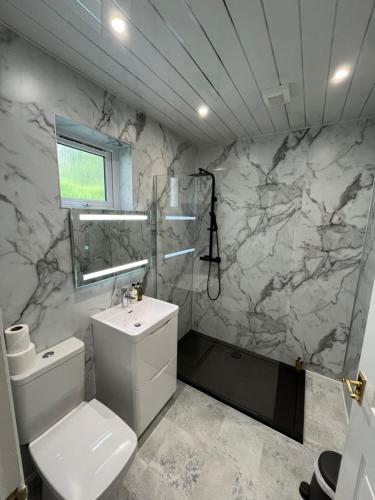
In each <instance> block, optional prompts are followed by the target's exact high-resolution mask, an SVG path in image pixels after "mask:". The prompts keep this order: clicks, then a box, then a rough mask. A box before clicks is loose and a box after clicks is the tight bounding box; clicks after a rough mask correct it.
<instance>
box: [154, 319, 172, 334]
mask: <svg viewBox="0 0 375 500" xmlns="http://www.w3.org/2000/svg"><path fill="white" fill-rule="evenodd" d="M171 319H172V318H169V320H168V321H166V322H165V323H164V325H161V327H160V328H158V329H157V330H155V331H154V332H152V333H150V335H155V333H158V332H160V330H161V329H162V328H164V327H165V326H167V325H168V323H169V322H170V320H171Z"/></svg>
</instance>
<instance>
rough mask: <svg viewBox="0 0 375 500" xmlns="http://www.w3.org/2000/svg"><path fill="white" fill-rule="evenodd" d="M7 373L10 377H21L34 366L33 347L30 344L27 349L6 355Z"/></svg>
mask: <svg viewBox="0 0 375 500" xmlns="http://www.w3.org/2000/svg"><path fill="white" fill-rule="evenodd" d="M7 358H8V366H9V373H10V374H11V375H21V373H25V372H27V371H29V370H31V368H32V367H33V366H34V364H35V345H34V344H33V343H32V342H30V344H29V346H28V347H27V349H25V350H24V351H21V352H16V353H14V354H7Z"/></svg>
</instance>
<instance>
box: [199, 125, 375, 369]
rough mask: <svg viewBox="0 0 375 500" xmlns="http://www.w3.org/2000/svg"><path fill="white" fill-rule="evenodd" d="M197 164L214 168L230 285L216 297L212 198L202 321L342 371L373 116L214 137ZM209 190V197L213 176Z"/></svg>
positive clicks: (235, 338)
mask: <svg viewBox="0 0 375 500" xmlns="http://www.w3.org/2000/svg"><path fill="white" fill-rule="evenodd" d="M198 166H200V167H203V168H207V169H209V170H211V171H212V172H214V173H215V174H216V180H217V196H218V203H217V216H218V223H219V242H220V249H221V255H222V266H221V268H222V295H221V297H220V298H219V300H218V301H216V302H211V301H209V300H208V298H207V295H206V293H205V287H206V275H207V267H208V265H207V263H204V262H201V261H199V258H198V257H199V256H200V255H203V254H206V253H207V244H208V236H207V232H206V230H205V227H206V225H207V226H208V210H207V201H206V205H204V203H203V209H201V214H202V212H203V214H204V215H203V223H202V228H201V230H200V231H199V236H198V241H197V245H196V247H197V252H196V259H195V267H194V296H193V328H194V329H196V330H198V331H201V332H203V333H206V334H208V335H212V336H214V337H217V338H220V339H222V340H225V341H227V342H232V343H234V344H237V345H240V346H242V347H245V348H247V349H249V350H251V351H255V352H258V353H260V354H264V355H266V356H270V357H273V358H276V359H279V360H283V361H286V362H288V363H293V362H294V360H295V359H296V357H297V356H301V357H302V359H303V360H304V361H305V363H306V365H307V366H308V367H310V368H311V369H313V370H316V371H318V372H322V373H325V374H327V375H330V376H333V377H338V376H340V375H341V372H342V369H343V362H344V356H345V350H346V345H347V341H348V335H349V328H350V321H351V314H352V309H353V304H354V298H355V293H356V286H357V280H358V273H359V266H360V261H361V254H362V249H363V243H364V237H365V230H366V223H367V217H368V211H369V204H370V198H371V194H372V186H373V176H374V173H375V122H374V121H371V120H370V121H362V122H357V123H352V124H347V125H336V126H328V127H322V128H319V129H315V130H305V131H300V132H295V133H290V134H287V135H281V136H274V137H270V138H264V139H259V140H255V141H245V142H238V143H232V144H229V145H227V146H225V147H223V146H216V147H211V148H204V149H201V150H200V152H199V157H198ZM215 169H216V170H215ZM202 191H203V197H202V195H201V196H200V197H201V199H203V202H204V200H207V197H206V196H205V193H207V186H206V187H203V188H202ZM214 286H215V285H214V281H213V287H214Z"/></svg>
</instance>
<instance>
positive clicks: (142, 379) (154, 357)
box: [134, 316, 177, 390]
mask: <svg viewBox="0 0 375 500" xmlns="http://www.w3.org/2000/svg"><path fill="white" fill-rule="evenodd" d="M135 349H136V355H135V360H136V366H135V367H134V368H135V372H136V373H135V386H136V390H138V389H141V388H142V387H143V386H144V385H145V384H147V383H148V382H149V381H151V379H152V378H153V377H154V376H155V375H156V374H157V373H158V372H159V371H160V370H161V369H162V368H163V367H164V366H165V365H166V364H167V363H168V362H169V361H171V360H172V359H173V358H174V357H176V356H177V317H176V316H175V317H173V318H171V319H170V320H168V321H167V322H166V323H165V324H164V325H163V326H162V327H161V328H159V330H156V332H154V333H151V334H150V335H148V336H147V337H145V338H144V339H142V340H141V341H140V342H138V343H137V344H136V345H135Z"/></svg>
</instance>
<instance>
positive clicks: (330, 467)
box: [299, 451, 342, 500]
mask: <svg viewBox="0 0 375 500" xmlns="http://www.w3.org/2000/svg"><path fill="white" fill-rule="evenodd" d="M341 458H342V455H340V453H336V452H335V451H323V453H321V454H320V456H319V458H318V464H317V467H314V469H315V470H314V474H313V476H312V478H311V482H310V484H308V483H306V482H305V481H303V482H302V483H301V484H300V486H299V492H300V495H301V497H302V498H304V499H305V500H330V499H331V498H334V496H335V492H336V486H337V481H338V478H339V472H340V466H341Z"/></svg>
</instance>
